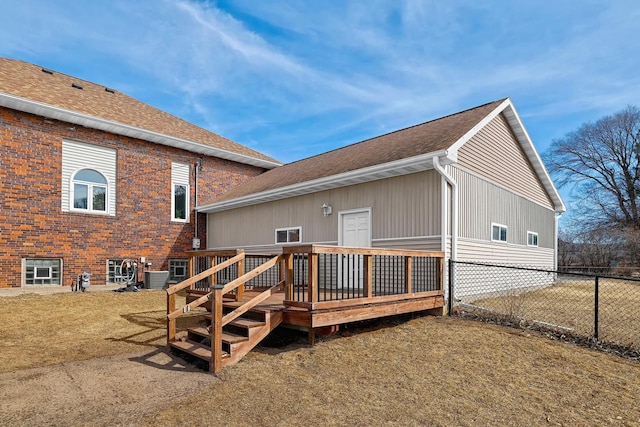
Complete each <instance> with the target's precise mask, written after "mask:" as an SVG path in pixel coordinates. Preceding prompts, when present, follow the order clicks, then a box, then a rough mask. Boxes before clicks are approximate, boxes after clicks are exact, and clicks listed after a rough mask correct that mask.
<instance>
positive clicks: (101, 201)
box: [71, 169, 108, 213]
mask: <svg viewBox="0 0 640 427" xmlns="http://www.w3.org/2000/svg"><path fill="white" fill-rule="evenodd" d="M71 206H72V210H75V211H86V212H93V213H107V206H108V201H107V179H106V178H105V177H104V175H102V174H101V173H100V172H98V171H96V170H93V169H81V170H79V171H78V172H76V173H75V175H73V178H72V179H71Z"/></svg>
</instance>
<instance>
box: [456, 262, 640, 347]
mask: <svg viewBox="0 0 640 427" xmlns="http://www.w3.org/2000/svg"><path fill="white" fill-rule="evenodd" d="M449 263H450V264H449V295H451V296H453V297H452V298H449V313H450V314H453V315H462V316H473V317H480V318H490V319H495V320H498V321H502V322H506V323H509V324H512V325H516V326H520V327H529V328H534V329H538V330H542V331H547V332H552V333H553V334H555V335H560V336H563V337H568V338H570V339H573V340H578V341H580V340H585V341H588V342H591V343H595V344H597V345H598V346H604V347H608V348H611V349H614V350H616V351H618V352H621V353H624V354H628V355H632V356H633V355H635V356H640V279H637V278H624V277H614V276H604V275H595V274H584V273H568V272H563V273H560V272H557V271H552V270H543V269H538V268H532V267H526V266H512V265H496V264H485V263H476V262H462V261H449Z"/></svg>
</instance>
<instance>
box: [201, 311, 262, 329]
mask: <svg viewBox="0 0 640 427" xmlns="http://www.w3.org/2000/svg"><path fill="white" fill-rule="evenodd" d="M204 318H205V319H207V320H211V313H207V314H205V315H204ZM229 325H233V326H238V327H240V328H247V329H251V328H257V327H259V326H264V325H266V323H265V322H263V321H262V320H254V319H248V318H246V317H239V318H237V319H235V320H232V321H231V322H229Z"/></svg>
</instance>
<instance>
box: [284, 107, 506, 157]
mask: <svg viewBox="0 0 640 427" xmlns="http://www.w3.org/2000/svg"><path fill="white" fill-rule="evenodd" d="M507 99H509V98H501V99H496V100H494V101H490V102H485V103H484V104H482V105H476V106H475V107H471V108H467V109H466V110H462V111H458V112H456V113H451V114H447V115H446V116H441V117H436V118H435V119H431V120H427V121H426V122H422V123H417V124H415V125H411V126H407V127H405V128H401V129H396V130H393V131H390V132H387V133H383V134H381V135H376V136H372V137H371V138H367V139H363V140H362V141H358V142H353V143H351V144H348V145H344V146H342V147H338V148H334V149H332V150H329V151H324V152H322V153H318V154H314V155H313V156H309V157H305V158H303V159H298V160H295V161H293V162H290V163H286V164H284V165H282V166H287V165H292V164H295V163H298V162H302V161H305V160H309V159H313V158H315V157H318V156H324V155H326V154H329V153H333V152H335V151H339V150H343V149H345V148H348V147H353V146H356V145H358V144H363V143H365V142H368V141H371V140H374V139H378V138H382V137H384V136H388V135H393V134H394V133H398V132H404V131H406V130H409V129H413V128H416V127H418V126H423V125H426V124H428V123H433V122H437V121H439V120H443V119H446V118H449V117H453V116H457V115H459V114H464V113H468V112H469V111H473V110H477V109H479V108H483V107H486V106H487V105H489V104H493V103H498V102H500V103H502V102H504V101H505V100H507ZM282 166H279V167H282ZM276 169H277V168H276Z"/></svg>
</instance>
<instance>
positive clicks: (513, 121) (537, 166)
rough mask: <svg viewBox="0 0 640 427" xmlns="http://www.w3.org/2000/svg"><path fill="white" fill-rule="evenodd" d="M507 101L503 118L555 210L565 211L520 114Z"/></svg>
mask: <svg viewBox="0 0 640 427" xmlns="http://www.w3.org/2000/svg"><path fill="white" fill-rule="evenodd" d="M508 101H509V104H508V105H507V106H506V107H505V109H504V112H503V113H504V116H505V118H506V119H507V121H508V122H509V125H510V126H511V129H512V130H513V133H514V135H515V136H516V138H518V141H519V142H520V145H521V146H522V149H523V150H524V152H525V154H526V155H527V157H528V158H529V161H530V162H531V164H532V165H533V169H534V170H535V171H536V173H537V174H538V178H540V181H541V182H542V185H544V187H545V189H546V190H547V192H548V193H549V196H550V197H551V200H552V201H553V204H554V205H555V207H556V212H566V211H567V208H566V206H565V204H564V202H563V201H562V197H560V193H558V190H557V189H556V186H555V185H554V184H553V181H552V180H551V176H550V175H549V172H547V168H546V167H545V166H544V163H543V162H542V158H540V154H538V150H536V147H535V146H534V145H533V141H532V140H531V137H530V136H529V133H528V132H527V129H526V128H525V127H524V124H523V123H522V120H521V119H520V115H519V114H518V112H517V111H516V109H515V107H514V106H513V104H512V103H511V100H508Z"/></svg>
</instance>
